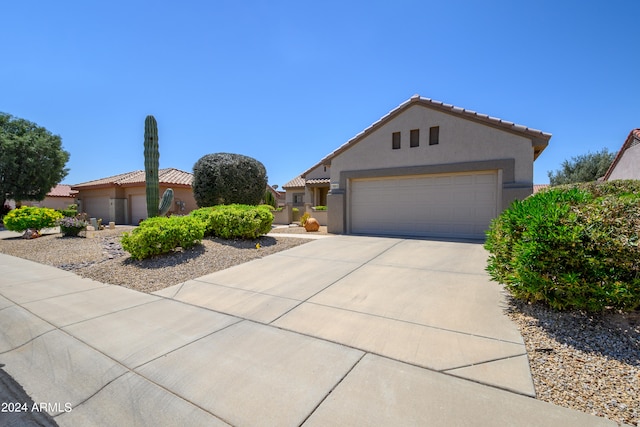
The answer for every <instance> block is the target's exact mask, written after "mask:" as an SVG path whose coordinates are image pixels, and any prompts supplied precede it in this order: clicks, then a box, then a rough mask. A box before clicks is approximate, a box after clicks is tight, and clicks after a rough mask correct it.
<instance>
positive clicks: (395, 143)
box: [391, 132, 400, 150]
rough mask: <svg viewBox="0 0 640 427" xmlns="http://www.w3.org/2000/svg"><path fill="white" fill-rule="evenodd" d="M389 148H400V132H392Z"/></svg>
mask: <svg viewBox="0 0 640 427" xmlns="http://www.w3.org/2000/svg"><path fill="white" fill-rule="evenodd" d="M391 148H393V149H394V150H398V149H399V148H400V132H394V133H393V134H392V135H391Z"/></svg>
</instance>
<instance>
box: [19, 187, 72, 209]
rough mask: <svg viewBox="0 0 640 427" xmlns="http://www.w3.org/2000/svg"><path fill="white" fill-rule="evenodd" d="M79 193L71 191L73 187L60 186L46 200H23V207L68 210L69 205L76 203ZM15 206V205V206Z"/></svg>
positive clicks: (48, 194)
mask: <svg viewBox="0 0 640 427" xmlns="http://www.w3.org/2000/svg"><path fill="white" fill-rule="evenodd" d="M77 194H78V192H77V191H75V190H72V189H71V185H68V184H58V185H56V186H55V187H53V188H52V189H51V191H49V192H48V193H47V195H46V197H45V198H44V200H40V201H35V200H23V201H22V202H20V204H21V205H22V206H37V207H41V208H51V209H67V208H68V207H69V205H72V204H74V203H76V195H77ZM14 206H15V205H14Z"/></svg>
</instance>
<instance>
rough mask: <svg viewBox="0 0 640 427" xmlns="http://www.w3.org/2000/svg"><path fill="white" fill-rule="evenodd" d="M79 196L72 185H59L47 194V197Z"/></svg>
mask: <svg viewBox="0 0 640 427" xmlns="http://www.w3.org/2000/svg"><path fill="white" fill-rule="evenodd" d="M76 194H78V192H77V191H75V190H72V189H71V186H70V185H67V184H58V185H56V186H55V187H53V188H52V189H51V191H49V192H48V193H47V197H73V196H75V195H76Z"/></svg>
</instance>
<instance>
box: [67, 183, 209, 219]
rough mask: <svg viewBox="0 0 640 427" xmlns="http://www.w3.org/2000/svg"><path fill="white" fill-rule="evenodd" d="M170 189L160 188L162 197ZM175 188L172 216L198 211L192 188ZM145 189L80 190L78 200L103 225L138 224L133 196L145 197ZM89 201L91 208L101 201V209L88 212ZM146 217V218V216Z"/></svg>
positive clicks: (139, 187)
mask: <svg viewBox="0 0 640 427" xmlns="http://www.w3.org/2000/svg"><path fill="white" fill-rule="evenodd" d="M167 188H169V187H168V186H163V185H161V186H160V196H162V194H163V193H164V191H165V190H166V189H167ZM171 188H173V195H174V196H173V204H172V206H171V210H170V211H169V212H170V213H172V214H181V215H186V214H188V213H189V212H191V211H192V210H194V209H197V207H198V206H197V204H196V200H195V198H194V197H193V191H192V190H191V188H174V187H171ZM145 195H146V193H145V187H144V186H137V187H118V188H115V187H111V188H99V189H86V190H80V192H79V193H78V196H77V198H78V199H79V200H80V206H81V208H82V209H83V211H84V212H87V213H88V214H89V215H90V216H91V217H95V218H102V220H103V223H107V222H109V221H114V222H116V223H117V224H127V223H129V224H137V223H138V220H139V219H140V218H135V219H134V218H132V212H131V198H132V196H143V197H144V196H145ZM87 199H89V206H91V205H93V206H96V205H98V203H95V202H96V201H98V200H99V201H100V203H99V205H100V207H99V208H96V209H91V210H92V211H91V212H88V210H87V209H86V207H87ZM177 201H182V202H184V210H183V211H180V209H179V207H178V205H177V204H176V202H177ZM145 217H146V216H145Z"/></svg>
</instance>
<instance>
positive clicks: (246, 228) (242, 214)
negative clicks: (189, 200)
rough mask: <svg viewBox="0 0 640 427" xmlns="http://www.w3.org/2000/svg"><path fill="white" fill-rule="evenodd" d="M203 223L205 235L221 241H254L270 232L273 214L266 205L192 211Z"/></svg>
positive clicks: (219, 207) (226, 206)
mask: <svg viewBox="0 0 640 427" xmlns="http://www.w3.org/2000/svg"><path fill="white" fill-rule="evenodd" d="M190 215H191V216H193V217H195V218H198V219H199V220H200V221H202V222H203V223H204V226H205V235H207V236H216V237H220V238H223V239H255V238H258V237H259V236H261V235H263V234H266V233H268V232H269V231H271V223H272V222H273V214H272V213H271V207H270V206H268V205H260V206H250V205H238V204H236V205H220V206H212V207H209V208H200V209H196V210H195V211H192V212H191V214H190Z"/></svg>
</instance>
